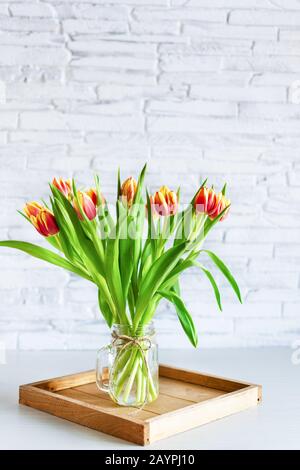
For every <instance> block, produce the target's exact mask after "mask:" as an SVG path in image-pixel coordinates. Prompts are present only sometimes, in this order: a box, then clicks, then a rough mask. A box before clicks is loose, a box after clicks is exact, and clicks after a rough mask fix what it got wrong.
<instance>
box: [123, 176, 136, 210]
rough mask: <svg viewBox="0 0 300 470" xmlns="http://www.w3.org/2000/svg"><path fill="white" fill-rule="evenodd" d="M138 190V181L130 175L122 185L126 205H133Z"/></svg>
mask: <svg viewBox="0 0 300 470" xmlns="http://www.w3.org/2000/svg"><path fill="white" fill-rule="evenodd" d="M136 190H137V182H136V181H135V179H134V178H133V177H132V176H130V177H129V178H127V179H126V180H125V181H124V182H123V184H122V186H121V198H122V202H123V204H124V205H125V206H127V207H131V206H132V204H133V201H134V196H135V193H136Z"/></svg>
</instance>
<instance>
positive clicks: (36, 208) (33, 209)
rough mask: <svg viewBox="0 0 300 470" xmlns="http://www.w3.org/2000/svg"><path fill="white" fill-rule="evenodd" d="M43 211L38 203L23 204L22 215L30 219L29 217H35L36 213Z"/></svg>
mask: <svg viewBox="0 0 300 470" xmlns="http://www.w3.org/2000/svg"><path fill="white" fill-rule="evenodd" d="M42 209H44V207H43V206H42V205H41V204H39V203H38V202H35V201H32V202H28V203H27V204H25V207H24V209H23V210H24V213H25V214H26V215H27V217H28V218H29V219H30V218H31V217H36V216H37V215H38V213H39V212H40V211H41V210H42Z"/></svg>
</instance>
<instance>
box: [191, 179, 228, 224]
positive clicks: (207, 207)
mask: <svg viewBox="0 0 300 470" xmlns="http://www.w3.org/2000/svg"><path fill="white" fill-rule="evenodd" d="M229 205H230V201H229V199H227V198H226V197H225V196H224V195H223V194H222V193H218V194H217V193H216V192H215V191H214V189H213V188H210V189H208V188H206V187H205V186H203V187H202V188H200V190H199V192H198V194H197V195H196V197H195V200H194V207H195V210H196V213H197V214H206V215H208V217H209V218H210V219H211V220H214V219H215V218H216V217H218V215H219V214H220V213H221V212H222V211H223V210H224V209H225V208H226V207H227V206H229ZM228 210H229V209H228ZM228 210H227V211H226V213H225V214H224V215H223V216H222V217H221V219H220V220H224V218H225V217H226V216H227V214H228Z"/></svg>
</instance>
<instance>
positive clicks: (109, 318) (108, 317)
mask: <svg viewBox="0 0 300 470" xmlns="http://www.w3.org/2000/svg"><path fill="white" fill-rule="evenodd" d="M98 303H99V308H100V311H101V313H102V315H103V317H104V320H105V321H106V323H107V324H108V326H109V327H110V328H111V327H112V325H113V323H114V315H113V313H112V311H111V310H110V308H109V305H108V303H107V302H106V300H105V299H104V298H103V297H102V293H101V292H100V289H98Z"/></svg>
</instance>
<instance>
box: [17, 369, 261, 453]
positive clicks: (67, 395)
mask: <svg viewBox="0 0 300 470" xmlns="http://www.w3.org/2000/svg"><path fill="white" fill-rule="evenodd" d="M260 400H261V386H260V385H253V384H249V383H245V382H237V381H234V380H229V379H224V378H221V377H216V376H213V375H207V374H202V373H198V372H192V371H187V370H183V369H176V368H174V367H168V366H164V365H161V366H160V394H159V397H158V399H157V400H156V401H155V402H153V403H151V404H149V405H145V407H144V408H143V409H142V410H138V409H135V408H127V407H120V406H118V405H115V404H114V403H113V402H112V401H111V399H110V398H109V396H108V395H107V394H105V393H104V392H100V391H99V390H98V389H97V387H96V384H95V371H94V370H92V371H88V372H81V373H79V374H74V375H67V376H64V377H58V378H54V379H50V380H43V381H41V382H35V383H32V384H28V385H21V386H20V399H19V401H20V403H22V404H23V405H27V406H31V407H32V408H36V409H38V410H42V411H46V412H47V413H50V414H52V415H55V416H59V417H60V418H64V419H67V420H69V421H73V422H74V423H78V424H81V425H83V426H87V427H89V428H92V429H96V430H97V431H102V432H105V433H107V434H111V435H112V436H116V437H120V438H122V439H126V440H127V441H131V442H135V443H137V444H141V445H146V444H150V443H152V442H155V441H158V440H159V439H163V438H165V437H169V436H172V435H174V434H177V433H179V432H182V431H187V430H188V429H192V428H195V427H197V426H200V425H202V424H206V423H209V422H210V421H213V420H216V419H219V418H223V417H224V416H228V415H230V414H232V413H237V412H238V411H242V410H245V409H247V408H249V407H251V406H255V405H256V404H257V403H258V402H259V401H260Z"/></svg>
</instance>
